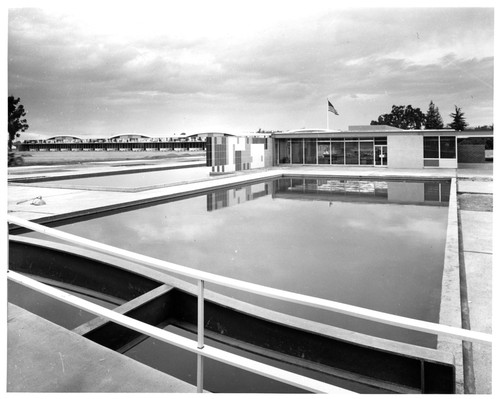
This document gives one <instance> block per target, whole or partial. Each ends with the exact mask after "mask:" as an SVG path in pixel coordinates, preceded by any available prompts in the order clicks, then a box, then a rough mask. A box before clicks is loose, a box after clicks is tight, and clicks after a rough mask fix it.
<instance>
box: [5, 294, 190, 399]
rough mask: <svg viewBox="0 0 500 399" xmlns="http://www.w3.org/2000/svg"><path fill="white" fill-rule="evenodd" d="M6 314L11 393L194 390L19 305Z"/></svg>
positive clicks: (177, 391)
mask: <svg viewBox="0 0 500 399" xmlns="http://www.w3.org/2000/svg"><path fill="white" fill-rule="evenodd" d="M7 316H8V323H7V327H8V332H7V337H8V343H7V347H8V349H7V392H33V393H34V392H38V393H39V392H66V393H70V392H79V393H83V392H122V393H124V392H163V393H165V392H176V393H195V392H196V387H194V386H192V385H190V384H188V383H186V382H184V381H181V380H179V379H177V378H174V377H171V376H169V375H167V374H165V373H162V372H161V371H157V370H155V369H153V368H151V367H149V366H145V365H144V364H142V363H139V362H137V361H135V360H133V359H130V358H128V357H126V356H124V355H121V354H119V353H117V352H114V351H112V350H110V349H108V348H105V347H103V346H101V345H98V344H96V343H94V342H92V341H90V340H88V339H86V338H83V337H81V336H80V335H78V334H75V333H73V332H71V331H69V330H67V329H65V328H62V327H59V326H57V325H55V324H53V323H51V322H49V321H47V320H45V319H42V318H41V317H39V316H36V315H34V314H33V313H30V312H28V311H26V310H24V309H21V308H19V307H18V306H16V305H13V304H10V303H9V304H8V310H7Z"/></svg>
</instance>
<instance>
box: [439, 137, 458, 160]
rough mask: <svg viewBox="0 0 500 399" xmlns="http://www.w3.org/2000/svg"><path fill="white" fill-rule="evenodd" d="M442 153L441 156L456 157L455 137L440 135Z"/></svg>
mask: <svg viewBox="0 0 500 399" xmlns="http://www.w3.org/2000/svg"><path fill="white" fill-rule="evenodd" d="M439 144H440V155H441V158H456V157H457V155H456V151H455V137H454V136H442V137H440V143H439Z"/></svg>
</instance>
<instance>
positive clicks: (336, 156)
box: [332, 141, 344, 165]
mask: <svg viewBox="0 0 500 399" xmlns="http://www.w3.org/2000/svg"><path fill="white" fill-rule="evenodd" d="M332 164H333V165H344V142H343V141H332Z"/></svg>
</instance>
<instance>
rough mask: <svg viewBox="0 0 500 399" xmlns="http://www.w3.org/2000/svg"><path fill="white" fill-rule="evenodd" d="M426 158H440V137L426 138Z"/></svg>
mask: <svg viewBox="0 0 500 399" xmlns="http://www.w3.org/2000/svg"><path fill="white" fill-rule="evenodd" d="M424 158H439V142H438V137H424Z"/></svg>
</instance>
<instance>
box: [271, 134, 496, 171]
mask: <svg viewBox="0 0 500 399" xmlns="http://www.w3.org/2000/svg"><path fill="white" fill-rule="evenodd" d="M470 136H476V137H477V136H481V137H492V136H493V131H455V130H452V129H436V130H404V129H398V128H395V127H392V126H385V125H368V126H350V127H349V129H348V130H347V131H340V130H325V129H300V130H292V131H287V132H280V133H274V134H273V135H272V137H273V139H274V148H275V151H274V164H275V165H290V164H300V165H339V166H340V165H346V166H379V167H390V168H414V169H421V168H425V167H434V168H456V167H457V160H458V155H457V152H458V147H457V138H459V137H460V138H463V137H470Z"/></svg>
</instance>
